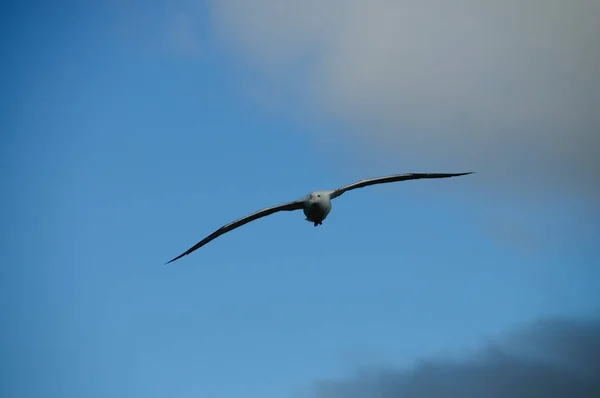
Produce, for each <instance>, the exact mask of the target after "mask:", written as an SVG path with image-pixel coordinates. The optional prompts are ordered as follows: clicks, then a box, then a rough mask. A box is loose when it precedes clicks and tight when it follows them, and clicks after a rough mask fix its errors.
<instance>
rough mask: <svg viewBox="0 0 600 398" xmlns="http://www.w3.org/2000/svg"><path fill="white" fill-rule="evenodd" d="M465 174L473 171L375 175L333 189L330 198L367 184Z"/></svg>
mask: <svg viewBox="0 0 600 398" xmlns="http://www.w3.org/2000/svg"><path fill="white" fill-rule="evenodd" d="M467 174H473V172H468V173H405V174H395V175H391V176H386V177H375V178H367V179H365V180H360V181H356V182H353V183H352V184H348V185H346V186H343V187H341V188H338V189H336V190H334V191H333V193H332V194H331V196H330V198H331V199H335V198H337V197H338V196H341V195H342V194H343V193H344V192H346V191H351V190H353V189H356V188H363V187H366V186H369V185H375V184H384V183H386V182H397V181H406V180H417V179H420V178H448V177H457V176H464V175H467Z"/></svg>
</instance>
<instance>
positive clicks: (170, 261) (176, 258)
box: [165, 253, 187, 265]
mask: <svg viewBox="0 0 600 398" xmlns="http://www.w3.org/2000/svg"><path fill="white" fill-rule="evenodd" d="M186 254H187V253H183V254H180V255H179V256H177V257H175V258H174V259H172V260H169V261H167V262H166V263H165V265H167V264H170V263H172V262H173V261H175V260H178V259H180V258H181V257H183V256H185V255H186Z"/></svg>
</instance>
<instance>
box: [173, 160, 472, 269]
mask: <svg viewBox="0 0 600 398" xmlns="http://www.w3.org/2000/svg"><path fill="white" fill-rule="evenodd" d="M467 174H473V172H467V173H404V174H395V175H391V176H385V177H374V178H367V179H364V180H360V181H356V182H353V183H352V184H348V185H345V186H343V187H341V188H337V189H333V190H323V191H313V192H311V193H309V194H308V195H305V196H303V197H301V198H300V199H297V200H294V201H292V202H287V203H282V204H279V205H276V206H271V207H266V208H264V209H262V210H259V211H257V212H255V213H252V214H249V215H247V216H245V217H242V218H240V219H238V220H235V221H232V222H230V223H229V224H226V225H223V226H222V227H221V228H219V229H217V230H216V231H215V232H213V233H212V234H210V235H208V236H207V237H206V238H204V239H202V240H201V241H200V242H198V243H196V244H195V245H194V246H192V247H190V248H189V249H188V250H186V251H185V252H183V253H181V254H180V255H179V256H177V257H175V258H174V259H172V260H170V261H168V262H167V263H165V264H169V263H171V262H173V261H175V260H177V259H180V258H181V257H183V256H187V255H188V254H190V253H192V252H193V251H195V250H197V249H199V248H201V247H202V246H204V245H206V244H207V243H208V242H210V241H211V240H213V239H215V238H217V237H219V236H221V235H223V234H225V233H227V232H229V231H231V230H233V229H236V228H238V227H241V226H242V225H244V224H247V223H249V222H251V221H254V220H257V219H259V218H262V217H266V216H269V215H271V214H273V213H277V212H280V211H293V210H302V211H303V212H304V215H305V216H306V219H305V220H306V221H308V222H311V223H313V225H314V226H315V227H316V226H318V225H322V224H323V221H324V220H325V219H326V218H327V215H328V214H329V212H330V211H331V201H332V200H333V199H335V198H338V197H340V196H342V195H343V194H344V193H345V192H348V191H351V190H353V189H357V188H363V187H367V186H369V185H375V184H384V183H388V182H397V181H407V180H417V179H421V178H448V177H457V176H464V175H467Z"/></svg>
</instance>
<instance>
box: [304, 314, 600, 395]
mask: <svg viewBox="0 0 600 398" xmlns="http://www.w3.org/2000/svg"><path fill="white" fill-rule="evenodd" d="M314 397H315V398H342V397H343V398H363V397H364V398H367V397H368V398H484V397H485V398H508V397H510V398H598V397H600V319H595V320H593V321H567V320H545V321H541V322H537V323H535V324H533V325H530V326H529V327H527V328H525V329H524V330H519V331H518V332H515V333H512V334H510V335H509V336H508V338H506V339H504V340H503V341H502V342H500V343H499V342H496V343H490V344H488V345H487V346H486V347H485V348H484V349H482V350H480V351H478V352H476V353H475V354H472V355H470V356H468V357H466V358H462V359H461V360H447V361H445V360H440V359H433V360H428V361H422V362H420V363H419V364H418V365H416V366H415V367H414V368H413V369H410V370H396V369H369V370H362V371H360V372H358V373H357V374H356V375H355V376H354V377H352V378H350V379H346V380H328V381H319V382H317V383H316V385H315V388H314Z"/></svg>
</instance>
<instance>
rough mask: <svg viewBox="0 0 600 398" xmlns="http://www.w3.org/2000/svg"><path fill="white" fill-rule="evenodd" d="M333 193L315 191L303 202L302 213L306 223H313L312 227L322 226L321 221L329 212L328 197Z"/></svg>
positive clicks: (329, 203) (329, 202)
mask: <svg viewBox="0 0 600 398" xmlns="http://www.w3.org/2000/svg"><path fill="white" fill-rule="evenodd" d="M331 192H333V191H315V192H311V193H310V194H309V195H308V196H307V200H305V201H304V207H303V209H302V210H303V212H304V215H305V216H306V221H309V222H312V223H314V226H315V227H316V226H317V225H322V223H323V220H325V219H326V218H327V215H328V214H329V212H330V211H331V199H330V195H331Z"/></svg>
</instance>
